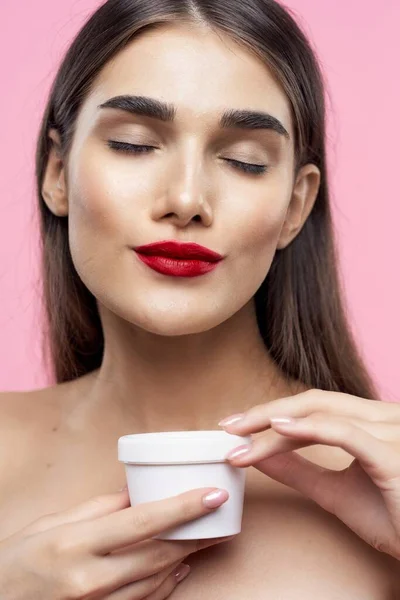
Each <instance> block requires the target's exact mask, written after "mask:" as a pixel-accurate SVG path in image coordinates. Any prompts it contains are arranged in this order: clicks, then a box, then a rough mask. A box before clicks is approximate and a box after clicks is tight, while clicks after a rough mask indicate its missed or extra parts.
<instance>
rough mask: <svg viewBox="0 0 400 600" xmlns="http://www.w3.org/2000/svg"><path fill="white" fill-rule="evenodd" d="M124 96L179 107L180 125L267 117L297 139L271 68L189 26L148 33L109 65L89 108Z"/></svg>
mask: <svg viewBox="0 0 400 600" xmlns="http://www.w3.org/2000/svg"><path fill="white" fill-rule="evenodd" d="M123 94H136V95H141V96H150V97H156V98H159V99H161V100H164V101H165V102H168V103H171V104H174V105H175V106H176V107H177V112H176V122H177V124H183V125H184V124H185V123H186V122H187V123H189V122H190V123H191V124H193V122H198V123H199V124H200V125H201V126H204V125H205V124H207V123H208V122H209V123H210V126H211V124H212V123H214V120H216V119H217V118H218V116H219V115H220V114H221V113H222V112H223V111H224V110H226V109H231V108H232V109H251V110H260V111H265V112H268V113H270V114H271V115H273V116H274V117H276V118H278V119H279V120H280V121H281V122H282V124H283V125H284V127H285V128H286V130H287V131H288V132H289V133H290V137H291V138H292V124H291V111H290V104H289V100H288V98H287V96H286V94H285V92H284V91H283V89H282V87H281V86H280V84H279V83H278V81H277V80H276V78H275V77H274V76H273V74H272V72H271V71H270V69H269V68H268V66H267V65H266V64H265V63H264V62H263V61H262V60H261V59H259V58H258V57H256V56H255V55H254V54H253V53H251V52H250V51H248V50H247V49H245V48H243V46H241V45H239V44H238V43H237V42H235V41H234V40H233V39H232V38H230V37H228V36H227V35H224V34H223V33H218V34H216V33H214V32H212V31H210V30H209V29H205V28H202V27H198V26H191V25H186V24H173V25H163V26H160V27H159V28H157V29H154V30H151V31H144V32H142V33H141V34H140V35H139V36H137V37H136V38H134V39H133V40H132V41H131V42H130V44H128V45H127V46H126V47H125V48H124V49H123V50H121V51H120V52H119V53H118V54H117V55H116V56H115V57H114V58H113V59H112V60H111V61H109V62H108V63H107V64H106V65H105V67H104V68H103V69H102V71H101V72H100V73H99V75H98V76H97V78H96V81H95V82H94V85H93V87H92V93H91V94H90V95H89V97H88V99H87V101H86V102H85V105H86V107H85V109H84V112H86V113H87V114H88V115H90V119H91V120H93V119H97V118H98V117H100V113H101V110H99V109H98V105H99V104H100V103H102V102H104V101H106V100H107V99H108V98H111V97H112V96H117V95H123Z"/></svg>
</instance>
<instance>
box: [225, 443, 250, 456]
mask: <svg viewBox="0 0 400 600" xmlns="http://www.w3.org/2000/svg"><path fill="white" fill-rule="evenodd" d="M250 450H251V446H249V445H248V444H246V445H244V446H237V447H236V448H233V450H231V451H230V452H228V454H227V455H226V456H225V458H227V459H231V458H238V456H244V455H245V454H248V453H249V452H250Z"/></svg>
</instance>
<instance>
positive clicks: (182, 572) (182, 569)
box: [175, 563, 190, 583]
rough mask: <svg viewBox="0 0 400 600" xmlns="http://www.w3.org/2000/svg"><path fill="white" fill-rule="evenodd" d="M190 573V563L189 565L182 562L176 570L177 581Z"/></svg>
mask: <svg viewBox="0 0 400 600" xmlns="http://www.w3.org/2000/svg"><path fill="white" fill-rule="evenodd" d="M189 573H190V565H188V564H186V563H181V564H180V565H179V566H178V567H177V569H176V571H175V577H176V581H177V582H178V583H179V582H180V581H182V579H185V577H187V575H189Z"/></svg>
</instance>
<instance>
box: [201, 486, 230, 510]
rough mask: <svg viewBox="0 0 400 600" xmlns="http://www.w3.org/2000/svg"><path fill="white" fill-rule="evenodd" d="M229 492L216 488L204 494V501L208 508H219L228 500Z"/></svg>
mask: <svg viewBox="0 0 400 600" xmlns="http://www.w3.org/2000/svg"><path fill="white" fill-rule="evenodd" d="M228 498H229V494H228V492H227V491H226V490H215V491H214V492H209V493H208V494H206V495H205V496H203V503H204V505H205V506H207V508H217V507H218V506H220V505H221V504H223V503H224V502H225V501H226V500H228Z"/></svg>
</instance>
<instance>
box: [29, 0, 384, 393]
mask: <svg viewBox="0 0 400 600" xmlns="http://www.w3.org/2000/svg"><path fill="white" fill-rule="evenodd" d="M178 21H179V22H186V23H191V24H193V23H194V24H196V23H197V24H200V25H203V26H204V25H205V26H207V27H209V28H210V30H213V31H217V32H222V33H225V34H228V35H229V36H231V38H232V39H233V40H235V41H236V42H239V43H241V44H243V45H244V47H245V48H246V49H248V50H249V51H250V52H252V53H254V55H255V56H257V57H258V58H261V59H262V60H263V61H264V63H265V64H266V65H267V66H268V67H269V69H270V70H272V72H273V74H274V76H275V77H276V78H277V80H278V81H279V83H280V84H281V86H282V87H283V89H284V91H285V93H286V95H287V97H288V100H289V103H290V108H291V114H292V119H293V124H294V132H295V140H294V144H295V172H296V173H297V172H298V170H299V169H300V168H301V167H302V166H303V165H305V164H307V163H313V164H315V165H316V166H317V167H318V168H319V170H320V172H321V181H320V187H319V191H318V195H317V198H316V201H315V204H314V206H313V209H312V211H311V213H310V215H309V216H308V218H307V220H306V222H305V224H304V225H303V227H302V229H301V231H300V232H299V233H298V234H297V236H296V237H295V239H294V240H293V241H292V242H291V243H290V244H289V245H288V246H286V247H285V248H283V249H279V250H277V251H276V253H275V256H274V259H273V262H272V264H271V267H270V270H269V272H268V273H267V274H266V277H265V279H264V281H263V283H262V285H261V286H260V288H259V289H258V290H257V292H256V294H255V298H254V302H255V310H256V315H257V323H258V326H259V329H260V333H261V336H262V338H263V340H264V343H265V345H266V347H267V349H268V351H269V353H270V355H271V357H272V358H273V359H274V361H275V362H276V364H277V365H278V366H279V368H280V370H281V371H282V372H283V373H284V374H286V375H287V376H289V377H291V378H294V379H296V380H298V381H301V382H303V383H304V384H306V385H307V386H310V387H315V388H319V389H324V390H331V391H341V392H344V393H349V394H354V395H357V396H361V397H364V398H371V399H372V398H375V399H377V390H376V389H375V387H374V383H373V380H372V378H371V376H370V374H369V373H368V371H367V369H366V366H365V365H364V363H363V359H362V356H361V353H360V351H359V349H358V348H357V345H356V343H355V340H354V338H353V334H352V332H351V328H350V325H349V323H348V321H347V311H346V309H345V303H344V297H343V296H344V294H343V291H342V284H341V280H340V273H339V268H338V253H337V247H336V242H335V236H334V229H333V225H332V215H331V208H330V201H329V186H328V174H327V164H326V139H325V138H326V102H325V95H326V89H325V84H324V78H323V73H322V70H321V68H320V66H319V62H318V59H317V57H316V54H315V52H314V51H313V49H312V47H311V44H310V42H309V41H308V39H307V37H306V35H305V33H304V32H303V31H302V30H301V28H300V27H299V25H298V24H297V23H296V20H295V19H294V17H293V16H292V15H291V14H290V10H289V9H287V8H284V7H283V6H282V5H281V4H279V3H278V2H276V1H275V0H246V1H245V2H243V0H108V1H107V2H105V3H104V4H102V5H101V6H100V7H99V8H98V9H97V10H96V11H95V12H94V13H93V14H92V15H91V16H90V18H89V19H88V20H87V22H86V23H85V24H84V26H83V27H82V29H81V30H80V31H79V32H78V34H77V35H76V37H75V38H74V40H73V41H72V43H71V45H70V47H69V49H68V50H67V52H66V53H65V56H64V58H63V60H62V62H61V65H60V67H59V69H58V72H57V74H56V77H55V79H54V82H53V85H52V87H51V90H50V93H49V98H48V101H47V105H46V108H45V112H44V115H43V119H42V122H41V126H40V131H39V135H38V140H37V148H36V183H37V196H38V201H39V215H40V233H41V247H42V280H43V300H44V310H45V323H46V324H47V327H45V329H44V331H45V334H44V337H45V344H47V349H48V351H49V356H50V366H51V372H52V375H53V377H54V378H55V380H56V382H57V383H61V382H64V381H68V380H71V379H74V378H77V377H79V376H81V375H84V374H86V373H89V372H90V371H92V370H94V369H96V368H99V367H100V365H101V362H102V357H103V351H104V337H103V331H102V326H101V321H100V317H99V313H98V309H97V304H96V299H95V297H94V296H93V295H92V293H91V292H90V291H89V290H88V289H87V288H86V286H85V285H84V284H83V282H82V281H81V279H80V277H79V275H78V274H77V272H76V270H75V268H74V265H73V262H72V259H71V254H70V251H69V243H68V217H59V216H55V215H54V214H53V213H52V212H51V211H50V210H49V209H48V207H47V205H46V203H45V202H44V200H43V197H42V193H41V190H42V185H43V177H44V173H45V169H46V166H47V161H48V157H49V150H50V148H51V143H52V142H51V140H50V139H49V137H48V132H49V129H50V128H55V129H56V130H57V131H58V133H59V135H60V137H61V151H62V156H63V157H64V159H65V160H67V158H68V155H69V151H70V148H71V143H72V138H73V133H74V127H75V123H76V118H77V115H78V112H79V109H80V107H81V105H82V103H83V101H84V99H85V98H86V96H87V95H88V93H89V92H90V90H91V86H92V84H93V82H94V79H95V78H96V76H97V75H98V74H99V72H100V70H101V69H102V68H103V67H104V66H105V65H106V64H107V62H108V61H109V60H110V59H112V58H113V57H114V56H115V55H116V54H117V53H118V52H119V51H121V50H122V49H123V48H124V47H125V46H126V45H127V44H129V43H130V42H131V41H132V40H134V38H135V36H137V35H139V34H140V33H143V32H145V31H146V30H150V29H153V30H154V29H155V28H157V27H158V26H162V25H164V24H171V23H174V22H178ZM45 351H46V350H45V347H44V353H45Z"/></svg>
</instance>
